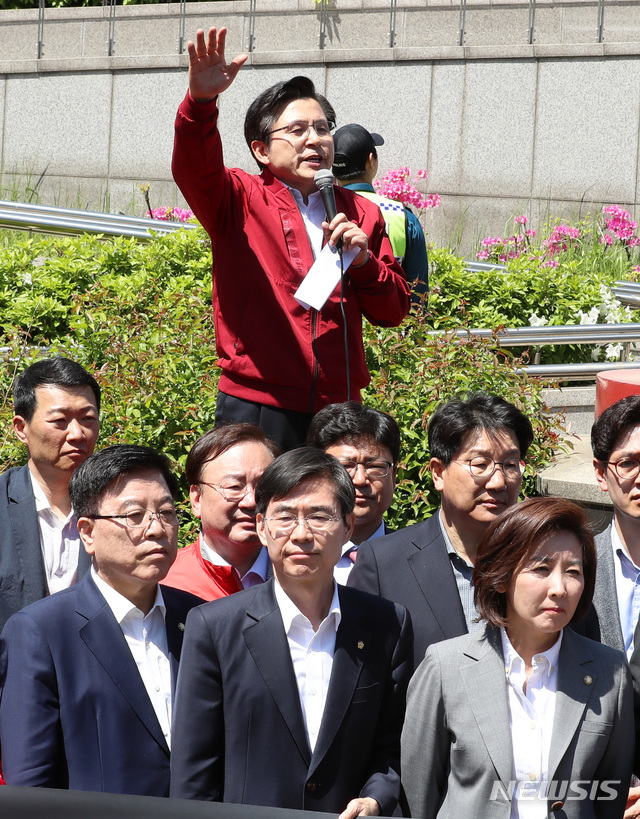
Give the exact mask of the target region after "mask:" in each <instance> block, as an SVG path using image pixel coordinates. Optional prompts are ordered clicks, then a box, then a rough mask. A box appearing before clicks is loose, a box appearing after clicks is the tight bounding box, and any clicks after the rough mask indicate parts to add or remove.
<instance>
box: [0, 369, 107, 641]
mask: <svg viewBox="0 0 640 819" xmlns="http://www.w3.org/2000/svg"><path fill="white" fill-rule="evenodd" d="M13 401H14V412H15V417H14V419H13V429H14V432H15V434H16V436H17V437H18V439H19V440H20V441H22V443H23V444H25V446H26V447H27V450H28V454H29V460H28V462H27V464H26V465H25V466H21V467H14V468H13V469H9V470H8V471H7V472H5V473H4V474H3V475H0V544H1V545H0V629H1V628H2V626H4V624H5V623H6V621H7V619H8V618H9V617H10V616H11V615H12V614H14V612H16V611H19V610H20V609H22V608H24V606H26V605H28V604H29V603H33V602H34V601H35V600H40V599H41V598H42V597H45V596H46V595H47V594H51V593H53V592H56V591H60V590H61V589H64V588H67V587H68V586H71V585H73V583H75V582H76V580H77V579H78V578H79V577H81V576H82V575H83V574H84V573H85V572H86V571H87V569H88V568H89V565H90V560H89V557H88V555H87V554H86V553H85V551H84V549H83V548H82V546H81V544H80V538H79V535H78V529H77V526H76V520H75V517H74V515H73V511H72V508H71V499H70V497H69V480H70V479H71V476H72V475H73V473H74V470H76V469H77V468H78V466H80V464H81V463H82V462H83V461H84V460H86V459H87V458H88V457H89V455H91V454H92V452H93V450H94V447H95V444H96V440H97V437H98V429H99V420H98V413H99V411H100V387H99V386H98V384H97V383H96V380H95V379H94V378H93V376H91V375H90V374H89V373H88V372H86V370H84V369H83V368H82V367H81V366H80V365H79V364H77V363H76V362H75V361H71V360H69V359H68V358H60V357H56V358H48V359H43V360H40V361H36V362H35V363H34V364H32V365H31V366H30V367H27V369H26V370H24V372H22V373H21V374H20V375H19V376H18V377H17V378H16V379H15V382H14V386H13Z"/></svg>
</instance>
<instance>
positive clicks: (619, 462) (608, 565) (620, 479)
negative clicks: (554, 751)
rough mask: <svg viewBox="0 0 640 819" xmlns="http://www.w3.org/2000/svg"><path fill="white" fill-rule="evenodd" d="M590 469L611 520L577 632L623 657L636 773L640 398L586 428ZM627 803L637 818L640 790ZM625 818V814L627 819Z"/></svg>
mask: <svg viewBox="0 0 640 819" xmlns="http://www.w3.org/2000/svg"><path fill="white" fill-rule="evenodd" d="M591 448H592V449H593V466H594V469H595V472H596V478H597V480H598V483H599V484H600V488H601V489H602V490H603V491H604V492H608V493H609V497H610V498H611V502H612V503H613V510H614V516H613V520H612V521H611V523H610V524H609V526H608V527H607V528H606V529H605V530H604V532H601V533H600V534H599V535H598V536H597V537H596V539H595V543H596V553H597V556H598V562H597V569H596V584H595V589H594V592H593V604H592V607H591V610H590V611H589V614H588V615H587V617H586V618H585V620H584V621H583V622H582V623H578V624H577V627H576V630H577V631H579V632H580V633H581V634H585V635H586V636H587V637H591V639H593V640H597V641H598V642H601V643H604V645H608V646H612V647H613V648H617V649H618V650H619V651H622V652H624V653H625V655H626V656H627V659H628V661H629V667H630V668H631V674H632V677H633V687H634V693H635V710H636V754H635V761H634V767H633V770H634V772H635V773H636V775H637V774H638V773H640V626H639V625H638V622H639V621H638V611H639V610H640V568H639V567H640V395H630V396H628V397H627V398H622V399H621V400H620V401H616V402H615V403H614V404H612V405H611V406H610V407H607V409H606V410H605V411H604V412H603V413H602V414H601V415H600V416H599V418H597V419H596V422H595V423H594V425H593V427H592V428H591ZM629 796H630V800H631V801H634V803H636V804H637V807H636V804H634V809H635V811H636V812H635V813H632V812H631V811H632V810H633V809H632V808H630V812H629V814H628V815H629V816H640V788H633V789H632V791H631V792H630V795H629ZM626 815H627V814H625V816H626Z"/></svg>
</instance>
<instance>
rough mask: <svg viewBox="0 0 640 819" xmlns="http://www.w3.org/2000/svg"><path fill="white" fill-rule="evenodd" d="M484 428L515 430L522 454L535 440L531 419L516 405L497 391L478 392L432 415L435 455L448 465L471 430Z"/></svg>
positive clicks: (431, 441) (431, 438) (432, 450)
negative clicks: (491, 393) (491, 392)
mask: <svg viewBox="0 0 640 819" xmlns="http://www.w3.org/2000/svg"><path fill="white" fill-rule="evenodd" d="M480 429H482V430H486V431H487V432H488V433H489V434H490V433H492V432H497V431H498V430H501V429H506V430H508V431H509V432H512V433H513V434H514V435H515V437H516V440H517V441H518V448H519V449H520V457H521V458H524V457H525V455H526V454H527V450H528V449H529V447H530V446H531V442H532V441H533V427H532V426H531V421H529V419H528V418H527V417H526V416H525V415H524V414H523V413H522V412H520V410H519V409H518V408H517V407H516V406H514V405H513V404H510V403H509V402H508V401H505V400H504V398H499V397H498V396H497V395H487V394H486V393H483V392H477V393H472V394H471V395H469V396H467V398H466V399H458V398H457V399H454V400H453V401H449V402H447V403H446V404H444V405H443V406H442V407H439V408H438V409H437V410H436V411H435V412H434V414H433V415H432V416H431V420H430V421H429V431H428V433H427V434H428V438H429V452H430V454H431V457H432V458H438V459H439V460H440V461H442V463H443V464H444V465H445V466H448V465H449V464H450V463H451V460H452V458H453V456H454V455H455V454H456V452H458V450H459V449H460V448H461V447H462V446H464V444H465V442H466V439H467V437H468V436H469V434H470V433H472V432H475V431H476V430H480Z"/></svg>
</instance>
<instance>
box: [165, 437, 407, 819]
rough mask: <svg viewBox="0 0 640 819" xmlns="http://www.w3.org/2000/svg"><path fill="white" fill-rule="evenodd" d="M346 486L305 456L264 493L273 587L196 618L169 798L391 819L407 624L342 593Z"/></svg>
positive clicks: (320, 457)
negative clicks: (336, 572)
mask: <svg viewBox="0 0 640 819" xmlns="http://www.w3.org/2000/svg"><path fill="white" fill-rule="evenodd" d="M354 503H355V492H354V489H353V484H352V483H351V480H350V479H349V476H348V474H347V472H346V471H345V470H344V468H343V467H342V466H341V465H340V464H339V463H338V461H337V460H336V459H335V458H333V457H332V456H330V455H327V454H326V453H324V452H321V451H318V450H316V449H312V448H310V447H306V448H303V449H297V450H292V451H290V452H287V453H285V454H284V455H281V456H280V457H279V458H278V459H276V460H275V461H274V462H273V463H272V464H271V465H270V466H269V467H267V469H266V470H265V472H264V474H263V476H262V477H261V479H260V481H259V482H258V486H257V489H256V504H257V513H258V514H257V522H258V533H259V535H260V539H261V540H262V542H263V543H264V544H265V545H266V546H267V548H268V550H269V557H270V559H271V562H272V565H273V573H274V578H273V579H272V580H270V581H268V582H267V583H265V584H263V585H260V586H256V587H254V588H252V589H248V590H246V591H243V592H240V593H239V594H235V595H232V596H230V597H226V598H224V599H221V600H215V601H213V602H212V603H209V604H207V605H206V606H202V607H199V608H198V610H197V611H196V612H194V613H193V615H191V616H190V617H189V620H188V622H187V630H186V635H185V645H184V652H183V659H182V668H181V671H180V677H179V681H178V691H177V694H176V707H175V719H174V742H173V760H172V772H171V775H172V788H171V795H172V796H175V797H180V798H188V799H201V800H209V801H217V802H236V803H243V804H250V805H263V806H274V807H281V808H294V809H303V810H315V811H325V812H330V813H341V818H342V819H350V817H354V816H371V815H378V814H383V815H385V816H390V815H391V814H392V812H393V811H394V809H395V808H396V806H397V803H398V799H399V796H400V779H399V747H400V746H399V741H400V731H401V728H402V721H403V716H404V699H405V694H406V685H407V682H408V676H409V669H410V667H411V625H410V619H409V616H408V614H407V612H406V611H405V610H404V609H403V608H402V607H401V606H397V605H395V604H393V603H391V602H389V601H386V600H382V599H379V598H374V597H372V596H371V595H367V594H364V593H362V592H359V591H356V590H353V589H347V588H346V587H344V586H340V585H337V584H336V582H335V580H334V577H333V569H334V566H335V564H336V562H337V561H338V558H339V556H340V552H341V548H342V544H343V543H344V542H345V541H346V540H348V539H349V536H350V534H351V531H352V529H353V524H354V515H353V507H354Z"/></svg>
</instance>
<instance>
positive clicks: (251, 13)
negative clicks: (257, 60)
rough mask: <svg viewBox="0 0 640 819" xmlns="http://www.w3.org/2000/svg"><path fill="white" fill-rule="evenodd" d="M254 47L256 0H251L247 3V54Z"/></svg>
mask: <svg viewBox="0 0 640 819" xmlns="http://www.w3.org/2000/svg"><path fill="white" fill-rule="evenodd" d="M255 47H256V0H251V2H250V3H249V43H248V44H247V51H248V52H249V54H250V53H251V52H252V51H253V50H254V49H255Z"/></svg>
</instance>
